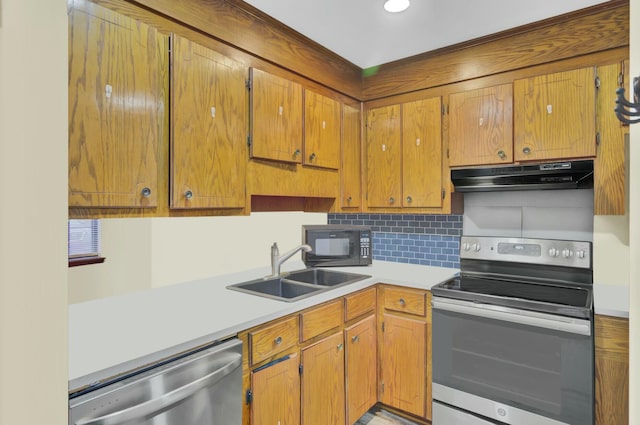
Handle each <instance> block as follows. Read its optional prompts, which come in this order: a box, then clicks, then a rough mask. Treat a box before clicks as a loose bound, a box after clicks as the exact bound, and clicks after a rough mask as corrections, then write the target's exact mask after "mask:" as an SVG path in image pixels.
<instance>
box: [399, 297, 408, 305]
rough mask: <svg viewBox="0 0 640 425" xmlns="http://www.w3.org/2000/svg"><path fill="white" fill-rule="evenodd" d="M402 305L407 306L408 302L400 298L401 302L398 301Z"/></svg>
mask: <svg viewBox="0 0 640 425" xmlns="http://www.w3.org/2000/svg"><path fill="white" fill-rule="evenodd" d="M398 302H399V303H400V305H401V306H403V307H404V306H405V305H406V304H407V302H406V301H405V300H404V298H400V300H399V301H398Z"/></svg>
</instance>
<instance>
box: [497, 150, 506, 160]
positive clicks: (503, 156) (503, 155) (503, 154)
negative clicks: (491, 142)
mask: <svg viewBox="0 0 640 425" xmlns="http://www.w3.org/2000/svg"><path fill="white" fill-rule="evenodd" d="M498 156H499V157H500V159H505V158H506V157H507V154H506V153H504V151H498Z"/></svg>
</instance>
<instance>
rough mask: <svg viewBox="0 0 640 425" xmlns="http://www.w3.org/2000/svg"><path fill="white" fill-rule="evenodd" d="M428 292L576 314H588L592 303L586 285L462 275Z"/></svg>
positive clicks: (590, 293)
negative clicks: (565, 284)
mask: <svg viewBox="0 0 640 425" xmlns="http://www.w3.org/2000/svg"><path fill="white" fill-rule="evenodd" d="M432 293H433V295H434V296H444V297H448V298H455V299H462V300H469V301H475V302H481V303H487V304H493V305H502V306H507V307H516V308H523V309H527V310H533V311H542V312H549V313H555V314H563V315H568V316H577V317H588V315H589V314H590V313H589V312H590V310H591V303H592V292H591V289H590V288H589V287H579V286H564V285H556V284H547V283H539V282H518V281H512V280H503V279H496V278H486V277H482V276H467V275H464V274H463V275H461V276H458V277H455V278H453V279H450V280H448V281H446V282H443V283H440V284H438V285H436V286H434V287H433V288H432Z"/></svg>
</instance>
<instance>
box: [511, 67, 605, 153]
mask: <svg viewBox="0 0 640 425" xmlns="http://www.w3.org/2000/svg"><path fill="white" fill-rule="evenodd" d="M513 92H514V151H515V153H514V156H515V160H516V161H532V160H554V159H562V158H580V157H593V156H595V154H596V128H595V121H596V110H595V108H596V87H595V74H594V68H581V69H577V70H573V71H566V72H558V73H555V74H548V75H541V76H537V77H531V78H524V79H519V80H515V81H514V84H513Z"/></svg>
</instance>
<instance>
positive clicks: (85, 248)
mask: <svg viewBox="0 0 640 425" xmlns="http://www.w3.org/2000/svg"><path fill="white" fill-rule="evenodd" d="M68 236H69V267H73V266H80V265H84V264H94V263H102V262H104V258H103V257H101V256H100V221H99V220H69V233H68Z"/></svg>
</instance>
